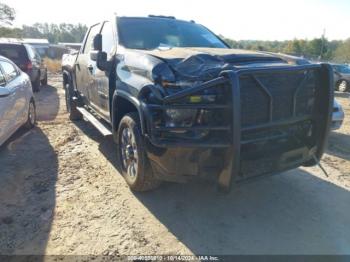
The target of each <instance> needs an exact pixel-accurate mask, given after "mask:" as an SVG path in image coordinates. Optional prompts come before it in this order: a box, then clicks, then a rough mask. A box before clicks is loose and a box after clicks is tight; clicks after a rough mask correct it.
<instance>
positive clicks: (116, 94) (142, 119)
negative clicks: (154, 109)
mask: <svg viewBox="0 0 350 262" xmlns="http://www.w3.org/2000/svg"><path fill="white" fill-rule="evenodd" d="M118 98H123V99H125V100H127V101H129V102H130V103H131V104H133V105H134V106H135V108H136V109H137V112H138V114H139V117H140V124H141V133H142V135H144V134H145V133H146V125H145V115H144V112H143V109H142V105H141V103H140V101H139V100H138V99H137V98H136V97H134V96H132V95H130V93H128V92H125V91H123V90H120V89H117V90H115V91H114V94H113V98H112V108H111V115H112V128H113V131H116V130H117V129H118V126H117V123H116V122H115V121H114V119H115V117H114V114H115V112H117V109H116V108H115V107H116V106H118V104H117V99H118ZM115 133H116V132H113V135H114V134H115Z"/></svg>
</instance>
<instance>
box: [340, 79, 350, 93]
mask: <svg viewBox="0 0 350 262" xmlns="http://www.w3.org/2000/svg"><path fill="white" fill-rule="evenodd" d="M338 90H339V91H340V92H346V91H348V90H349V84H348V82H347V81H346V80H342V81H340V83H339V84H338Z"/></svg>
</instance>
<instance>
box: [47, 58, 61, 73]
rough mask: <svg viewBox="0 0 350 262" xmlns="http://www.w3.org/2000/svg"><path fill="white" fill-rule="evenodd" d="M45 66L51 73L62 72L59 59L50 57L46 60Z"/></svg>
mask: <svg viewBox="0 0 350 262" xmlns="http://www.w3.org/2000/svg"><path fill="white" fill-rule="evenodd" d="M44 64H45V65H46V67H47V70H48V71H49V72H50V73H59V72H61V60H58V59H50V58H48V57H45V58H44Z"/></svg>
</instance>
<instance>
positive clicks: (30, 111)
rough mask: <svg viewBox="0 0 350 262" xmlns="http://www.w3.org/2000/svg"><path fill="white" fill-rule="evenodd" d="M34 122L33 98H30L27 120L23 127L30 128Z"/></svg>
mask: <svg viewBox="0 0 350 262" xmlns="http://www.w3.org/2000/svg"><path fill="white" fill-rule="evenodd" d="M35 123H36V109H35V103H34V100H33V99H32V100H30V102H29V108H28V116H27V122H26V123H25V124H24V127H25V128H27V129H32V128H33V127H34V126H35Z"/></svg>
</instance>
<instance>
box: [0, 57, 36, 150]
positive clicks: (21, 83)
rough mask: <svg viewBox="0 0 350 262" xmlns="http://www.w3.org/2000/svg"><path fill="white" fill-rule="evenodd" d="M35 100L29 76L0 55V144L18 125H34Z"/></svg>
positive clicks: (30, 126)
mask: <svg viewBox="0 0 350 262" xmlns="http://www.w3.org/2000/svg"><path fill="white" fill-rule="evenodd" d="M35 121H36V112H35V101H34V96H33V91H32V85H31V82H30V78H29V76H28V75H27V74H26V73H23V72H22V71H21V70H20V69H19V68H18V67H17V66H16V65H15V64H14V63H13V62H12V61H10V60H9V59H7V58H5V57H3V56H0V145H2V144H3V143H4V142H5V141H6V140H7V139H8V138H9V137H10V136H11V135H12V134H13V133H14V132H15V131H17V130H18V129H19V128H20V127H22V126H24V127H26V128H28V129H29V128H32V127H33V126H34V125H35Z"/></svg>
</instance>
